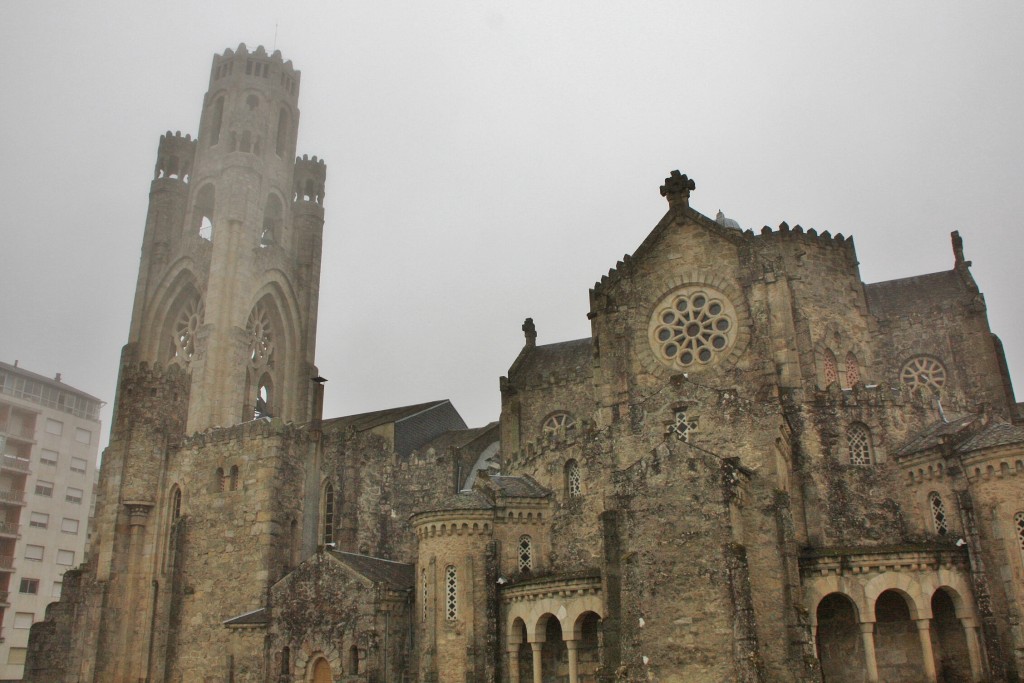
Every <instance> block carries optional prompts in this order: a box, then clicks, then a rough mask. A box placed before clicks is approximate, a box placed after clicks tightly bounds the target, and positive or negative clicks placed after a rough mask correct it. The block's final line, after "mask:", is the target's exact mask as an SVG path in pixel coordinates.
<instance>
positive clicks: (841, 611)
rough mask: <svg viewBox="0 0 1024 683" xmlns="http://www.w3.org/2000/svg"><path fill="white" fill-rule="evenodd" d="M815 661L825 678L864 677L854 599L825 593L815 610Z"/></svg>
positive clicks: (855, 679)
mask: <svg viewBox="0 0 1024 683" xmlns="http://www.w3.org/2000/svg"><path fill="white" fill-rule="evenodd" d="M816 615H817V624H818V628H817V637H816V639H815V640H816V643H817V646H818V661H819V662H820V663H821V673H822V678H824V680H826V681H862V680H866V679H867V671H866V670H865V663H864V655H863V650H862V648H863V638H862V637H861V633H860V626H859V625H858V623H857V612H856V610H855V609H854V606H853V602H852V601H851V600H850V599H849V598H848V597H847V596H845V595H843V594H841V593H832V594H831V595H826V596H825V597H824V598H823V599H822V600H821V602H819V603H818V609H817V614H816Z"/></svg>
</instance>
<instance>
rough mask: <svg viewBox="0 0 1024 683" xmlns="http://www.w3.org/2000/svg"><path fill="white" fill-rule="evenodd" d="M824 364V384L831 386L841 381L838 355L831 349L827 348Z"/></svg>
mask: <svg viewBox="0 0 1024 683" xmlns="http://www.w3.org/2000/svg"><path fill="white" fill-rule="evenodd" d="M822 366H823V368H824V371H825V384H824V386H825V387H826V388H827V387H830V386H832V385H833V384H834V383H835V382H838V381H839V367H838V365H836V355H835V354H834V353H832V350H831V349H825V357H824V358H823V359H822Z"/></svg>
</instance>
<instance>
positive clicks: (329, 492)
mask: <svg viewBox="0 0 1024 683" xmlns="http://www.w3.org/2000/svg"><path fill="white" fill-rule="evenodd" d="M320 543H321V545H325V546H326V545H333V544H334V485H333V484H331V483H330V482H327V484H325V485H324V489H323V495H322V496H321V502H320Z"/></svg>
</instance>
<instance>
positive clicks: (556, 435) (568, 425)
mask: <svg viewBox="0 0 1024 683" xmlns="http://www.w3.org/2000/svg"><path fill="white" fill-rule="evenodd" d="M542 430H543V432H544V436H545V437H547V438H549V439H562V438H565V437H567V436H572V435H573V434H575V433H576V419H575V418H573V416H572V415H570V414H569V413H555V414H554V415H552V416H550V417H549V418H548V419H546V420H544V425H543V427H542Z"/></svg>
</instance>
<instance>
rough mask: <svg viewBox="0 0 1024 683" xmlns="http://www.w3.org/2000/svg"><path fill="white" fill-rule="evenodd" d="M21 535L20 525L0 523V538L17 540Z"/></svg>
mask: <svg viewBox="0 0 1024 683" xmlns="http://www.w3.org/2000/svg"><path fill="white" fill-rule="evenodd" d="M20 533H21V525H20V524H18V523H17V522H0V536H7V537H10V538H17V537H18V534H20Z"/></svg>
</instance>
